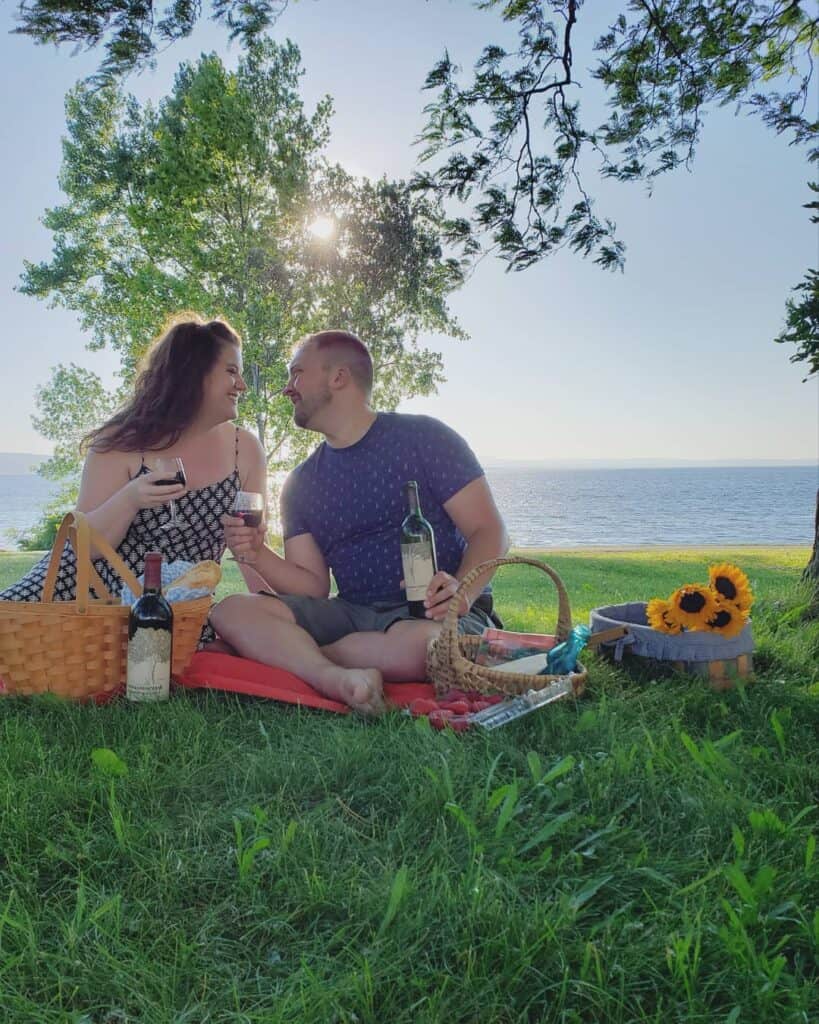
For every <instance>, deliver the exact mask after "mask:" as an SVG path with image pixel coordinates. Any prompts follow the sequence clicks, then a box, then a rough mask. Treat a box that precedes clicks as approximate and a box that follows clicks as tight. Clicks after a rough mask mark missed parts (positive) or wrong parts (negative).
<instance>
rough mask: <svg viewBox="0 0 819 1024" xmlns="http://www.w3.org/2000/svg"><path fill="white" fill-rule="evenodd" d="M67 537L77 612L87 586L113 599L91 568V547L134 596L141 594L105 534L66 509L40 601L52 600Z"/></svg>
mask: <svg viewBox="0 0 819 1024" xmlns="http://www.w3.org/2000/svg"><path fill="white" fill-rule="evenodd" d="M67 540H68V541H69V542H70V543H71V546H72V547H73V548H74V553H75V554H76V556H77V587H76V594H77V611H78V612H79V613H80V614H83V613H84V612H85V611H86V610H87V609H88V600H89V597H88V588H89V587H90V586H93V587H94V589H95V590H96V591H97V592H98V593H100V594H102V595H104V598H103V599H104V600H108V601H111V600H113V599H112V597H111V594H110V592H109V590H108V588H107V587H106V586H105V584H104V583H103V581H102V579H101V578H100V575H99V573H98V572H97V570H96V568H95V567H94V563H93V562H92V561H91V548H92V546H93V547H94V548H95V549H96V550H97V551H98V552H99V553H100V555H101V556H102V557H103V558H104V559H105V561H106V562H108V564H109V565H110V566H111V568H112V569H113V570H114V572H116V573H117V575H118V576H120V577H121V578H122V579H123V580H124V581H125V583H127V584H128V586H129V587H130V588H131V591H132V593H133V594H134V595H135V596H136V597H139V596H140V595H141V594H142V587H141V585H140V584H139V581H138V580H137V578H136V576H134V574H133V573H132V572H131V570H130V569H129V568H128V566H127V565H126V564H125V562H124V561H123V560H122V558H121V557H120V555H119V554H117V552H116V551H115V550H114V548H113V547H112V546H111V544H109V542H108V541H107V540H106V539H105V537H103V535H102V534H101V533H100V532H99V531H98V530H95V529H94V528H93V527H92V526H91V524H90V523H89V522H88V519H87V517H86V516H85V515H83V513H82V512H79V511H77V510H76V509H75V510H74V511H73V512H66V514H65V515H64V516H63V521H62V522H61V523H60V528H59V530H58V531H57V536H56V537H55V539H54V546H53V547H52V549H51V558H50V559H49V562H48V572H47V573H46V578H45V583H44V584H43V593H42V597H41V598H40V600H41V601H42V602H43V603H44V604H50V603H51V602H52V601H53V600H54V587H55V586H56V583H57V573H58V571H59V569H60V559H61V558H62V553H63V548H64V547H65V542H66V541H67Z"/></svg>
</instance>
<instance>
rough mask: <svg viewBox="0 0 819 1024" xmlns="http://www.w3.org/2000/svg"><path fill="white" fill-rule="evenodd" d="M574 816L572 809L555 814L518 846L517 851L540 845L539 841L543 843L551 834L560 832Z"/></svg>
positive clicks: (523, 851)
mask: <svg viewBox="0 0 819 1024" xmlns="http://www.w3.org/2000/svg"><path fill="white" fill-rule="evenodd" d="M574 816H575V814H574V811H564V812H563V814H557V815H555V817H554V818H552V820H551V821H548V822H547V823H546V824H545V825H544V826H543V828H541V829H540V830H539V831H538V832H536V833H535V835H534V836H532V838H531V839H530V840H528V842H526V843H524V844H523V846H521V847H520V849H519V850H518V853H519V854H522V853H526V852H527V851H528V850H531V849H532V848H533V847H535V846H540V844H541V843H545V842H546V841H547V840H549V839H551V838H552V836H554V835H556V834H557V833H558V832H560V831H561V829H562V828H563V826H564V825H566V824H567V823H568V822H570V821H571V820H572V818H574Z"/></svg>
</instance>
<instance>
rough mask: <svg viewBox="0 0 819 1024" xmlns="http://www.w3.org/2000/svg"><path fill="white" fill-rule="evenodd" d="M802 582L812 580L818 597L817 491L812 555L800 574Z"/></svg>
mask: <svg viewBox="0 0 819 1024" xmlns="http://www.w3.org/2000/svg"><path fill="white" fill-rule="evenodd" d="M802 579H803V580H813V581H814V583H815V584H816V591H817V596H819V491H817V492H816V517H815V519H814V522H813V554H812V555H811V556H810V561H809V562H808V564H807V565H806V566H805V571H804V572H803V573H802Z"/></svg>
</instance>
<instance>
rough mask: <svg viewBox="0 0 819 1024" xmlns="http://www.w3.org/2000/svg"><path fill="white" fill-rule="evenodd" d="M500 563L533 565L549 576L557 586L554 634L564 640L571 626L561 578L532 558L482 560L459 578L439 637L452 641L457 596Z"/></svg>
mask: <svg viewBox="0 0 819 1024" xmlns="http://www.w3.org/2000/svg"><path fill="white" fill-rule="evenodd" d="M500 565H533V566H534V567H535V569H540V571H541V572H545V573H546V575H547V576H549V577H550V578H551V580H552V582H553V583H554V585H555V587H556V588H557V626H556V628H555V636H556V637H557V638H558V640H565V639H566V638H567V637H568V635H569V632H570V631H571V628H572V610H571V606H570V605H569V595H568V593H567V592H566V587H565V586H564V585H563V580H562V579H561V578H560V577H559V576H558V574H557V573H556V572H555V570H554V569H553V568H552V567H551V566H550V565H547V564H546V563H545V562H538V561H536V560H535V559H534V558H492V559H490V560H489V561H488V562H482V563H481V564H480V565H476V566H475V568H474V569H472V570H470V572H468V573H467V574H466V576H464V578H463V579H462V580H461V582H460V584H459V586H458V589H457V590H456V591H455V595H454V596H453V598H452V599H451V601H450V602H449V608H447V612H446V615H445V616H444V621H443V623H442V625H441V638H442V639H443V637H445V636H450V637H451V638H452V640H453V641H454V639H455V636H456V630H457V624H458V609H459V608H460V606H461V602H460V601H459V600H458V598H460V597H461V596H462V595H463V593H464V591H466V590H467V588H468V587H469V586H471V584H473V583H474V582H475V580H477V579H478V577H479V576H482V575H483V574H484V573H486V572H489V571H490V570H492V569H496V568H497V567H498V566H500Z"/></svg>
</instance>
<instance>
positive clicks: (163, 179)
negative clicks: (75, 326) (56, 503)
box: [22, 40, 463, 471]
mask: <svg viewBox="0 0 819 1024" xmlns="http://www.w3.org/2000/svg"><path fill="white" fill-rule="evenodd" d="M301 74H302V70H301V64H300V55H299V51H298V49H297V48H296V47H295V46H294V45H293V44H292V43H284V44H282V45H277V44H275V43H273V42H271V41H269V40H263V41H260V42H257V43H254V44H253V45H251V46H250V48H249V49H248V51H247V53H246V54H245V55H244V56H243V57H242V59H241V60H240V61H239V65H238V68H237V70H236V71H235V72H231V71H228V70H227V69H226V68H225V67H224V65H223V64H222V62H221V61H220V60H219V58H218V57H216V56H215V55H210V56H204V57H202V58H201V59H200V60H199V61H198V62H196V63H195V64H184V65H182V67H181V68H180V69H179V72H178V74H177V76H176V80H175V83H174V87H173V90H172V92H171V94H170V95H169V96H168V97H166V98H165V99H163V100H162V101H161V102H160V103H159V104H158V106H156V107H153V106H150V105H146V106H144V107H140V105H139V104H138V103H137V102H136V101H135V100H134V99H133V98H129V97H126V96H124V95H123V94H122V93H121V92H120V91H119V90H118V89H117V87H116V86H114V85H108V86H106V87H105V88H102V89H96V90H95V89H92V88H90V87H89V86H88V85H87V84H80V85H78V86H77V87H76V88H75V89H74V90H73V91H72V92H71V93H69V95H68V98H67V101H66V114H67V137H66V139H65V141H64V145H63V164H62V170H61V175H60V183H61V186H62V189H63V191H64V192H65V194H66V197H67V201H66V203H65V204H64V205H62V206H59V207H56V208H54V209H51V210H48V211H47V212H46V215H45V218H44V223H45V226H46V227H47V228H48V229H50V230H51V231H52V233H53V235H54V252H53V257H52V259H51V260H50V261H49V262H44V263H41V264H37V265H34V264H28V265H27V266H26V270H25V274H24V275H23V284H22V291H23V292H25V293H26V294H29V295H34V296H37V297H40V298H47V299H49V300H50V301H51V302H52V303H54V304H58V305H61V306H64V307H66V308H68V309H71V310H73V311H75V312H76V313H77V314H78V315H79V319H80V323H81V324H82V326H83V327H84V328H85V329H86V330H87V331H89V332H90V333H91V336H92V343H91V347H92V348H101V347H103V346H105V345H110V346H111V347H112V348H113V349H115V350H116V351H117V352H118V353H119V355H120V356H121V358H122V378H123V388H124V387H127V384H128V382H129V381H130V379H131V378H132V376H133V374H134V371H135V369H136V367H137V364H138V362H139V359H140V357H141V356H142V353H143V352H144V350H145V347H146V346H147V344H148V343H149V341H150V340H151V339H152V338H153V337H155V336H156V334H157V333H158V332H159V331H160V330H161V328H162V325H163V323H164V322H165V320H166V319H167V317H168V316H169V315H170V314H173V313H176V312H178V311H180V310H184V309H192V310H195V311H197V312H200V313H202V314H204V315H206V316H216V315H222V316H225V317H227V319H228V320H229V321H230V322H231V323H232V324H233V325H234V326H235V327H236V328H237V329H238V330H239V332H240V333H241V335H242V337H243V339H244V345H245V348H244V362H245V367H246V375H247V378H248V384H249V389H250V390H249V393H248V396H247V398H246V400H245V402H244V403H243V407H242V419H243V421H244V422H246V423H248V424H250V425H252V427H253V428H254V429H255V430H256V432H257V433H258V435H259V437H260V439H261V441H262V443H263V444H264V445H265V448H266V450H267V452H268V455H269V457H270V459H271V463H273V464H274V465H275V464H287V463H288V461H290V460H292V459H293V458H294V457H296V456H298V455H300V454H303V451H304V446H305V445H306V444H308V443H309V441H308V439H307V438H305V437H304V436H299V437H296V436H295V432H294V430H293V427H292V422H291V410H290V408H289V407H288V403H287V402H284V401H278V402H277V401H276V398H277V396H278V395H279V393H280V391H281V388H282V386H283V385H284V383H285V380H286V369H285V365H286V361H287V358H288V356H289V353H290V350H291V347H292V345H293V343H294V341H295V340H296V339H297V338H298V337H299V336H301V335H302V334H304V333H305V332H307V331H310V330H315V329H318V328H325V327H327V326H330V325H333V326H339V327H343V328H348V329H353V330H356V331H358V332H360V333H361V334H362V336H363V337H364V338H365V339H366V340H367V341H368V342H369V343H370V344H371V345H372V350H373V357H374V362H375V364H376V370H377V372H378V371H381V372H380V379H379V380H378V382H377V389H376V395H375V398H376V401H377V402H378V403H379V405H381V406H382V407H386V408H392V407H394V406H395V404H396V403H397V402H398V401H399V400H400V398H402V397H403V396H405V395H413V394H429V393H430V392H432V391H434V389H435V386H436V384H437V383H438V382H439V381H440V380H441V379H442V366H441V360H440V356H439V355H438V354H437V353H435V352H432V351H429V350H427V349H424V348H422V347H421V346H420V345H419V344H418V341H417V339H418V335H419V333H420V332H421V331H442V332H448V333H451V334H455V335H458V336H461V335H462V331H461V330H460V328H459V327H458V325H457V323H456V322H455V321H454V319H453V318H452V317H451V315H450V313H449V311H448V308H447V296H448V295H449V294H450V293H451V292H452V290H453V289H455V288H457V287H458V286H459V285H460V284H461V282H462V280H463V268H462V267H461V265H460V264H459V263H458V262H457V261H455V260H452V259H447V258H445V257H444V255H443V252H442V249H441V243H440V240H439V235H440V222H441V214H440V211H439V209H438V205H437V202H436V201H435V200H434V199H428V198H424V197H422V196H420V195H418V194H417V193H415V192H412V191H411V190H410V189H409V188H408V186H407V185H406V184H405V183H402V182H389V181H386V180H381V181H377V182H370V181H366V180H365V181H359V180H356V179H354V178H352V177H351V176H350V175H348V174H346V173H345V172H344V171H343V169H341V168H339V167H332V166H328V165H327V164H326V163H325V162H324V161H323V160H322V158H321V150H322V149H323V147H324V146H325V144H326V142H327V140H328V137H329V118H330V113H331V103H330V100H329V99H324V100H322V101H321V102H320V103H319V104H318V106H317V108H316V110H315V112H314V113H313V114H312V115H310V116H308V115H307V114H306V113H305V112H304V109H303V104H302V102H301V99H300V97H299V93H298V85H299V78H300V76H301ZM319 214H325V215H328V216H332V217H333V219H334V221H335V223H336V226H337V231H336V237H335V238H334V239H333V241H332V243H322V242H321V241H319V240H318V239H317V238H316V237H314V235H313V234H312V233H311V231H310V228H309V226H310V224H311V222H312V221H313V220H314V218H315V217H316V216H317V215H319ZM379 389H380V390H379ZM116 398H117V396H111V397H108V396H105V395H104V394H103V393H102V391H101V388H100V384H99V381H98V380H97V379H96V378H95V377H94V376H93V375H92V374H89V373H87V372H86V371H83V370H80V369H79V368H77V367H68V368H66V367H58V369H57V370H56V371H55V373H54V376H53V378H52V381H51V383H50V384H49V385H48V386H47V387H46V388H43V389H42V390H41V392H40V395H39V409H40V416H39V419H38V421H37V426H38V428H39V429H40V430H41V431H42V432H43V433H44V434H45V435H46V436H48V437H50V438H51V439H52V440H55V441H56V442H57V449H56V451H57V455H56V459H55V460H54V463H53V468H54V470H55V471H57V470H58V469H59V470H67V469H71V468H73V467H74V466H76V459H77V449H76V440H77V437H78V436H79V435H80V434H82V433H84V432H85V431H86V430H87V429H88V428H89V427H90V426H91V425H92V424H94V423H99V422H100V420H101V418H102V416H101V415H100V414H101V413H102V414H103V415H104V414H105V413H106V412H107V411H108V409H109V408H110V406H111V405H112V404H113V403H115V401H116Z"/></svg>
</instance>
